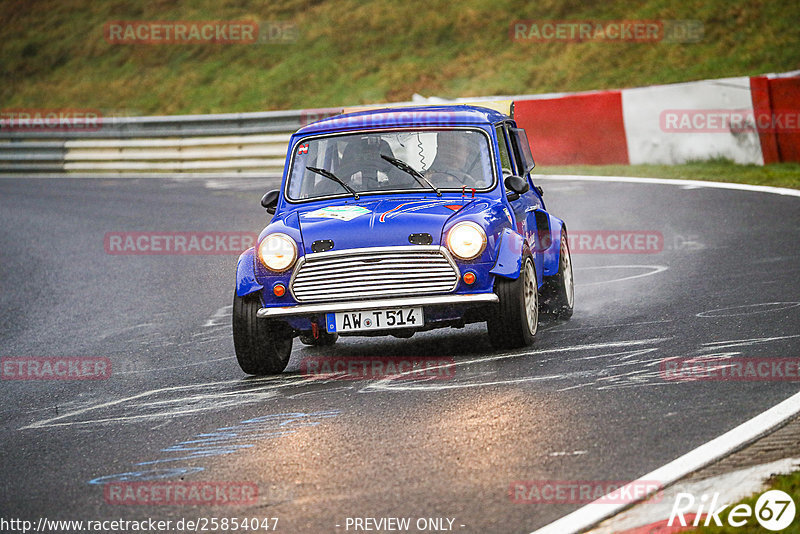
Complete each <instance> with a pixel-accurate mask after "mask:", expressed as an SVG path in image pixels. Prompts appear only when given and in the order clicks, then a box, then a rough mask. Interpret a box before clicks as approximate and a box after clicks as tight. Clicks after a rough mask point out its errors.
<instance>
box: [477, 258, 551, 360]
mask: <svg viewBox="0 0 800 534" xmlns="http://www.w3.org/2000/svg"><path fill="white" fill-rule="evenodd" d="M526 288H527V292H528V295H527V297H526ZM494 292H495V293H496V294H497V296H498V297H499V298H500V303H499V305H498V307H497V308H496V309H495V311H494V313H492V315H490V317H489V319H488V320H487V321H486V327H487V328H488V330H489V341H491V343H492V346H493V347H494V348H496V349H515V348H520V347H526V346H528V345H531V344H532V343H533V341H534V337H535V336H536V331H537V330H538V325H539V291H538V288H537V283H536V266H535V265H534V263H533V258H532V257H531V254H530V252H529V251H528V250H527V249H526V250H525V251H524V253H523V255H522V267H521V269H520V275H519V276H518V277H517V279H516V280H509V279H507V278H501V277H497V279H496V280H495V283H494Z"/></svg>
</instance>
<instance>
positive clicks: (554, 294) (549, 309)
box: [541, 229, 575, 319]
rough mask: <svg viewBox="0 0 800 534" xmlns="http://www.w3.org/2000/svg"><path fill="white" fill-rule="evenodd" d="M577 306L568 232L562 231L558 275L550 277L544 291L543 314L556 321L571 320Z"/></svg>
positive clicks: (546, 281)
mask: <svg viewBox="0 0 800 534" xmlns="http://www.w3.org/2000/svg"><path fill="white" fill-rule="evenodd" d="M574 304H575V286H574V283H573V278H572V257H571V256H570V252H569V240H568V239H567V231H566V230H564V229H562V230H561V251H560V252H559V255H558V273H556V274H555V275H554V276H548V277H547V279H546V280H545V283H544V288H543V289H542V310H541V311H542V314H545V315H547V316H549V317H552V318H554V319H569V318H570V317H572V309H573V306H574Z"/></svg>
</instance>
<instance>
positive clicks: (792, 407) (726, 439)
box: [535, 393, 800, 534]
mask: <svg viewBox="0 0 800 534" xmlns="http://www.w3.org/2000/svg"><path fill="white" fill-rule="evenodd" d="M798 412H800V393H795V394H794V395H792V396H791V397H789V398H788V399H786V400H784V401H783V402H780V403H778V404H776V405H775V406H773V407H772V408H770V409H769V410H767V411H765V412H762V413H760V414H759V415H757V416H755V417H753V418H752V419H750V420H748V421H745V422H744V423H742V424H741V425H739V426H737V427H736V428H734V429H732V430H729V431H728V432H725V433H724V434H722V435H721V436H719V437H716V438H714V439H712V440H711V441H709V442H707V443H705V444H703V445H701V446H699V447H697V448H696V449H694V450H693V451H690V452H688V453H686V454H684V455H683V456H681V457H679V458H676V459H675V460H673V461H671V462H670V463H668V464H666V465H664V466H662V467H659V468H658V469H656V470H655V471H651V472H650V473H648V474H646V475H643V476H642V477H640V478H639V480H635V481H633V482H631V483H630V484H628V486H630V488H629V490H631V492H630V494H631V495H633V492H632V491H633V488H635V487H637V484H638V485H639V486H640V485H641V484H642V481H645V480H657V481H659V482H660V483H661V485H662V487H666V486H668V485H670V484H672V483H673V482H675V481H677V480H680V479H681V478H683V477H684V476H686V475H688V474H689V473H692V472H694V471H697V470H698V469H700V468H701V467H705V466H706V465H709V464H710V463H712V462H714V461H716V460H718V459H719V458H722V457H723V456H726V455H728V454H730V453H732V452H733V451H735V450H737V449H739V448H741V447H743V446H744V445H746V444H748V443H751V442H753V441H755V440H756V439H758V438H760V437H761V436H763V435H764V434H766V433H767V432H769V431H770V430H771V429H773V428H774V427H776V426H777V425H779V424H780V423H782V422H784V421H785V420H787V419H789V418H790V417H793V416H794V415H796V414H797V413H798ZM626 487H627V486H626ZM620 491H622V492H623V493H622V494H623V495H624V494H626V493H625V492H624V491H625V490H620ZM642 500H644V499H639V501H642ZM639 501H636V502H639ZM631 504H633V503H632V502H629V503H621V504H608V503H604V502H598V501H594V502H592V503H589V504H587V505H586V506H583V507H582V508H579V509H577V510H575V511H574V512H572V513H570V514H567V515H565V516H564V517H562V518H561V519H558V520H556V521H554V522H552V523H550V524H549V525H545V526H544V527H542V528H540V529H539V530H536V531H535V534H551V533H553V534H566V533H570V532H582V531H584V530H586V529H588V528H589V527H591V526H593V525H596V524H597V523H599V522H600V521H602V520H604V519H606V518H608V517H611V516H613V515H616V514H617V513H619V512H620V511H621V510H623V509H625V508H627V507H629V506H630V505H631Z"/></svg>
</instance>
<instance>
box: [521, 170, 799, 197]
mask: <svg viewBox="0 0 800 534" xmlns="http://www.w3.org/2000/svg"><path fill="white" fill-rule="evenodd" d="M533 179H534V181H535V180H567V181H569V180H580V181H583V182H622V183H633V184H656V185H677V186H691V187H692V188H698V187H709V188H714V189H735V190H738V191H752V192H756V193H772V194H773V195H786V196H791V197H800V189H789V188H786V187H771V186H768V185H750V184H733V183H730V182H706V181H703V180H675V179H672V178H638V177H634V176H586V175H580V174H540V175H536V176H534V177H533Z"/></svg>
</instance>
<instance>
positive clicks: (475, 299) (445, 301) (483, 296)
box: [256, 293, 499, 318]
mask: <svg viewBox="0 0 800 534" xmlns="http://www.w3.org/2000/svg"><path fill="white" fill-rule="evenodd" d="M496 302H499V299H498V297H497V295H496V294H494V293H476V294H468V295H432V296H429V297H404V298H391V299H374V300H356V301H352V302H322V303H319V304H298V305H296V306H281V307H271V308H261V309H259V310H258V313H257V314H256V316H257V317H260V318H273V317H297V316H302V315H319V314H321V313H334V312H345V311H361V310H378V309H382V308H406V307H412V306H448V305H450V306H452V305H463V304H491V303H496Z"/></svg>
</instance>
